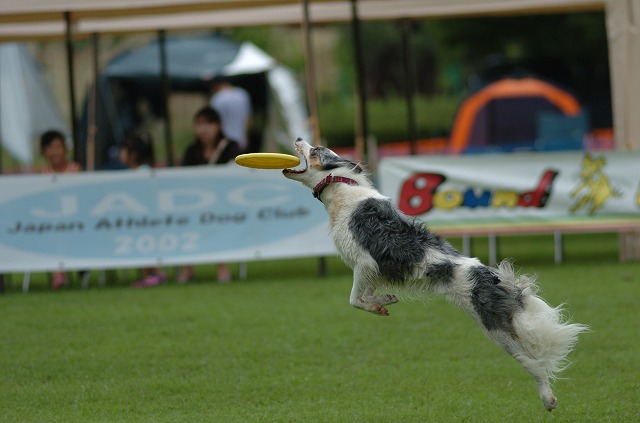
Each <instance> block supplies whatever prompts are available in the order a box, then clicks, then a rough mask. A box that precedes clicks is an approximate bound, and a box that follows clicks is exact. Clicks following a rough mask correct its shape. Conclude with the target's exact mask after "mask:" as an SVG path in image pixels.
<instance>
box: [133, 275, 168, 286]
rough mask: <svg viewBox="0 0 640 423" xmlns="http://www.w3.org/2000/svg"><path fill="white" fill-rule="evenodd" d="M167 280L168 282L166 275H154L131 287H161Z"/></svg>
mask: <svg viewBox="0 0 640 423" xmlns="http://www.w3.org/2000/svg"><path fill="white" fill-rule="evenodd" d="M165 280H167V276H166V275H165V274H164V273H152V274H151V275H149V276H147V277H146V278H144V279H142V280H139V281H137V282H134V283H132V284H131V286H134V287H136V288H143V287H147V286H156V285H160V284H161V283H162V282H164V281H165Z"/></svg>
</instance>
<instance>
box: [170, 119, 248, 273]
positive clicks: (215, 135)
mask: <svg viewBox="0 0 640 423" xmlns="http://www.w3.org/2000/svg"><path fill="white" fill-rule="evenodd" d="M193 124H194V129H195V132H196V137H195V140H194V141H193V142H192V143H191V144H189V145H188V146H187V149H186V151H185V153H184V157H183V159H182V165H183V166H198V165H207V164H223V163H227V162H229V161H231V160H233V159H234V158H235V157H236V156H237V155H238V154H240V145H239V144H238V143H237V142H236V141H234V140H230V139H227V137H226V136H225V134H224V132H223V131H222V120H221V119H220V114H219V113H218V112H217V111H216V110H215V109H214V108H212V107H211V106H206V107H203V108H202V109H200V110H198V112H197V113H196V115H195V116H194V118H193ZM192 278H193V267H191V266H183V267H182V268H181V269H180V273H179V274H178V278H177V279H178V282H181V283H185V282H188V281H189V280H190V279H192ZM230 280H231V271H230V270H229V267H228V266H227V265H226V264H225V263H219V264H218V282H222V283H224V282H229V281H230Z"/></svg>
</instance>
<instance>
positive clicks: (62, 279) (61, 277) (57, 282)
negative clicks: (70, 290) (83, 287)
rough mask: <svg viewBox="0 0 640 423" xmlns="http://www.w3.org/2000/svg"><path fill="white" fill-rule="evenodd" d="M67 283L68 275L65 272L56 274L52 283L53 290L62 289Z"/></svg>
mask: <svg viewBox="0 0 640 423" xmlns="http://www.w3.org/2000/svg"><path fill="white" fill-rule="evenodd" d="M66 282H67V275H65V273H64V272H55V273H54V274H53V278H52V281H51V289H60V288H62V287H63V286H64V284H65V283H66Z"/></svg>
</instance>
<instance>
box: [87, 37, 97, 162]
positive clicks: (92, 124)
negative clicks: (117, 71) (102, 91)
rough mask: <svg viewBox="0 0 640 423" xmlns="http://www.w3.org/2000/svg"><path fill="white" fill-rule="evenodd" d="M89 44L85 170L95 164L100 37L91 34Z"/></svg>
mask: <svg viewBox="0 0 640 423" xmlns="http://www.w3.org/2000/svg"><path fill="white" fill-rule="evenodd" d="M91 45H92V50H93V55H92V56H93V57H92V64H93V86H92V88H91V94H90V97H89V104H88V113H87V151H86V153H87V154H86V161H87V166H86V169H87V170H94V169H95V167H96V166H95V164H96V131H97V128H98V126H97V120H98V116H97V115H98V89H99V88H98V78H99V74H100V63H99V55H100V54H99V49H100V39H99V36H98V34H97V33H95V32H94V33H93V34H91Z"/></svg>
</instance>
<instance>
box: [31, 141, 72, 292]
mask: <svg viewBox="0 0 640 423" xmlns="http://www.w3.org/2000/svg"><path fill="white" fill-rule="evenodd" d="M64 138H65V137H64V135H63V134H62V132H60V131H56V130H49V131H47V132H45V133H43V134H42V135H41V136H40V152H41V153H42V155H43V156H44V158H45V159H46V160H47V164H46V165H45V166H44V167H43V168H42V170H41V173H47V174H52V173H78V172H81V171H82V167H81V166H80V165H79V164H78V163H76V162H74V161H71V160H68V159H67V145H66V144H65V142H64ZM66 280H67V276H66V274H65V273H64V272H54V273H53V278H52V281H51V288H52V289H58V288H61V287H62V286H63V285H64V284H65V282H66Z"/></svg>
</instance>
